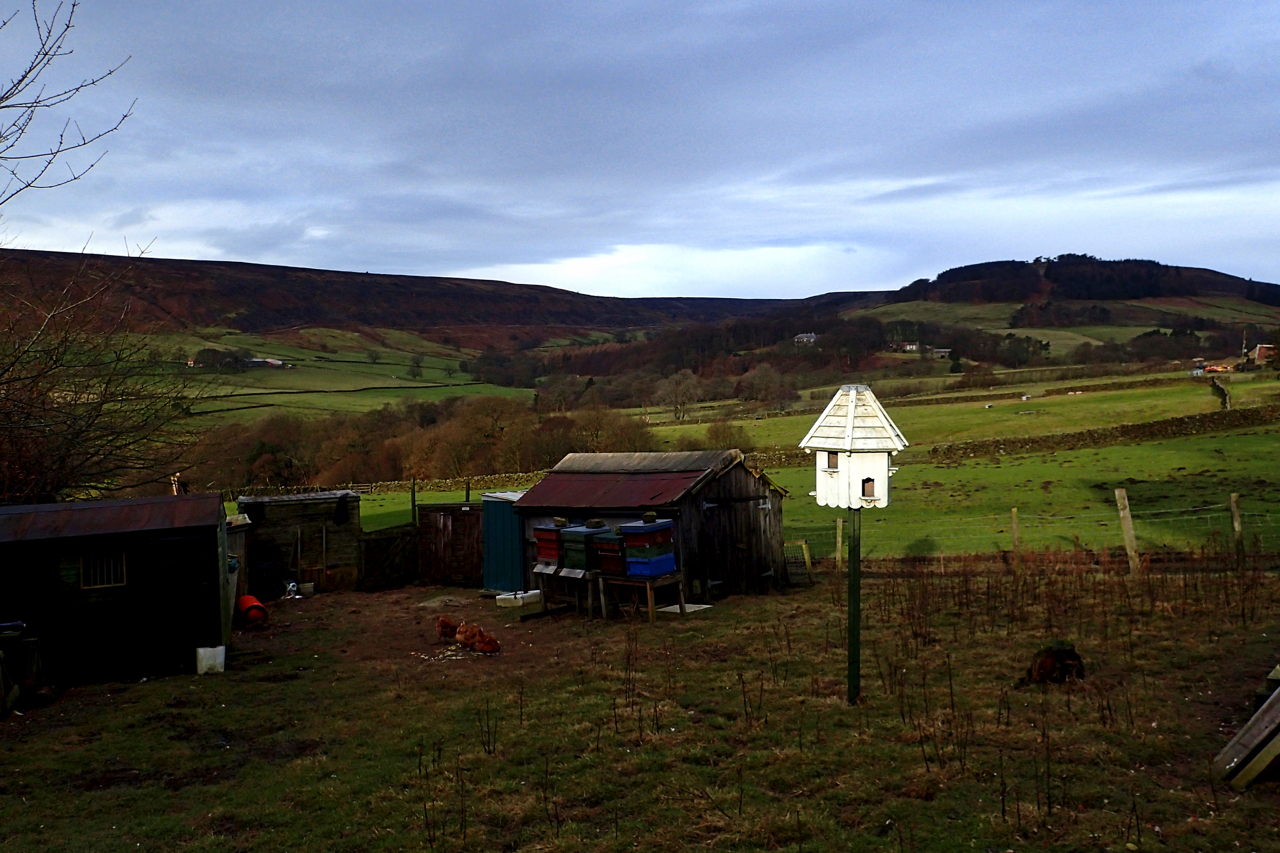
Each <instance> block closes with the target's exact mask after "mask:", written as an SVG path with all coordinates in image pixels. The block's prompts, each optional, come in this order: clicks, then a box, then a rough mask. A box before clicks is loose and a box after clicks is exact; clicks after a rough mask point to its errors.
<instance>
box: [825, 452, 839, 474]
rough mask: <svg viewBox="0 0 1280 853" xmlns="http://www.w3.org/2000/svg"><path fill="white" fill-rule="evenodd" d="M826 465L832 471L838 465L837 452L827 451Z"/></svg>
mask: <svg viewBox="0 0 1280 853" xmlns="http://www.w3.org/2000/svg"><path fill="white" fill-rule="evenodd" d="M827 467H828V468H830V469H831V470H832V471H834V470H836V469H837V468H839V467H840V454H839V453H827Z"/></svg>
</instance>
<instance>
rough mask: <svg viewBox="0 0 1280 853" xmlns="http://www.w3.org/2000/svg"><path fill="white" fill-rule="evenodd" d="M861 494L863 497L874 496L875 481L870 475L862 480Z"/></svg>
mask: <svg viewBox="0 0 1280 853" xmlns="http://www.w3.org/2000/svg"><path fill="white" fill-rule="evenodd" d="M862 496H863V497H864V498H874V497H875V496H876V481H875V479H873V478H871V477H867V478H865V479H863V481H862Z"/></svg>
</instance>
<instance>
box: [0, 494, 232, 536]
mask: <svg viewBox="0 0 1280 853" xmlns="http://www.w3.org/2000/svg"><path fill="white" fill-rule="evenodd" d="M222 517H223V508H222V496H221V495H220V494H218V493H217V492H212V493H208V494H199V495H179V496H177V497H174V496H166V497H159V498H126V499H123V500H115V501H80V502H75V503H60V504H35V505H31V506H6V507H0V542H24V541H31V540H39V539H59V538H62V537H64V536H97V535H101V534H104V533H136V532H138V531H141V530H166V529H169V528H177V527H205V526H209V525H215V524H217V523H218V522H219V521H220V520H221V519H222Z"/></svg>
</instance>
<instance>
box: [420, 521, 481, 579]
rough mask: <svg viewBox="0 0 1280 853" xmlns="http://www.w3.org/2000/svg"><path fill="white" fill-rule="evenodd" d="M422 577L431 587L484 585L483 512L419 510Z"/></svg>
mask: <svg viewBox="0 0 1280 853" xmlns="http://www.w3.org/2000/svg"><path fill="white" fill-rule="evenodd" d="M419 518H420V522H419V527H418V535H419V540H418V557H419V577H420V578H421V579H422V580H423V581H426V582H428V583H443V584H455V585H457V586H473V587H478V586H481V585H483V583H484V568H483V565H482V562H481V561H482V558H483V553H484V552H483V547H482V544H481V543H482V536H481V514H480V508H479V507H476V508H474V509H463V508H461V507H450V508H448V509H441V510H427V509H422V508H420V509H419Z"/></svg>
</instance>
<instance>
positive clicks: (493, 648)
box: [475, 631, 502, 655]
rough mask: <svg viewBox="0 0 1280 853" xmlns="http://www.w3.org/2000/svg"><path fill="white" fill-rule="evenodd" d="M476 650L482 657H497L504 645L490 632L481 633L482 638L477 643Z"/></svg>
mask: <svg viewBox="0 0 1280 853" xmlns="http://www.w3.org/2000/svg"><path fill="white" fill-rule="evenodd" d="M475 650H476V651H477V652H480V654H482V655H496V654H497V653H498V652H500V651H502V644H501V643H499V642H498V638H497V637H495V636H493V635H492V634H490V633H489V632H488V631H481V632H480V638H479V639H477V640H476V643H475Z"/></svg>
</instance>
